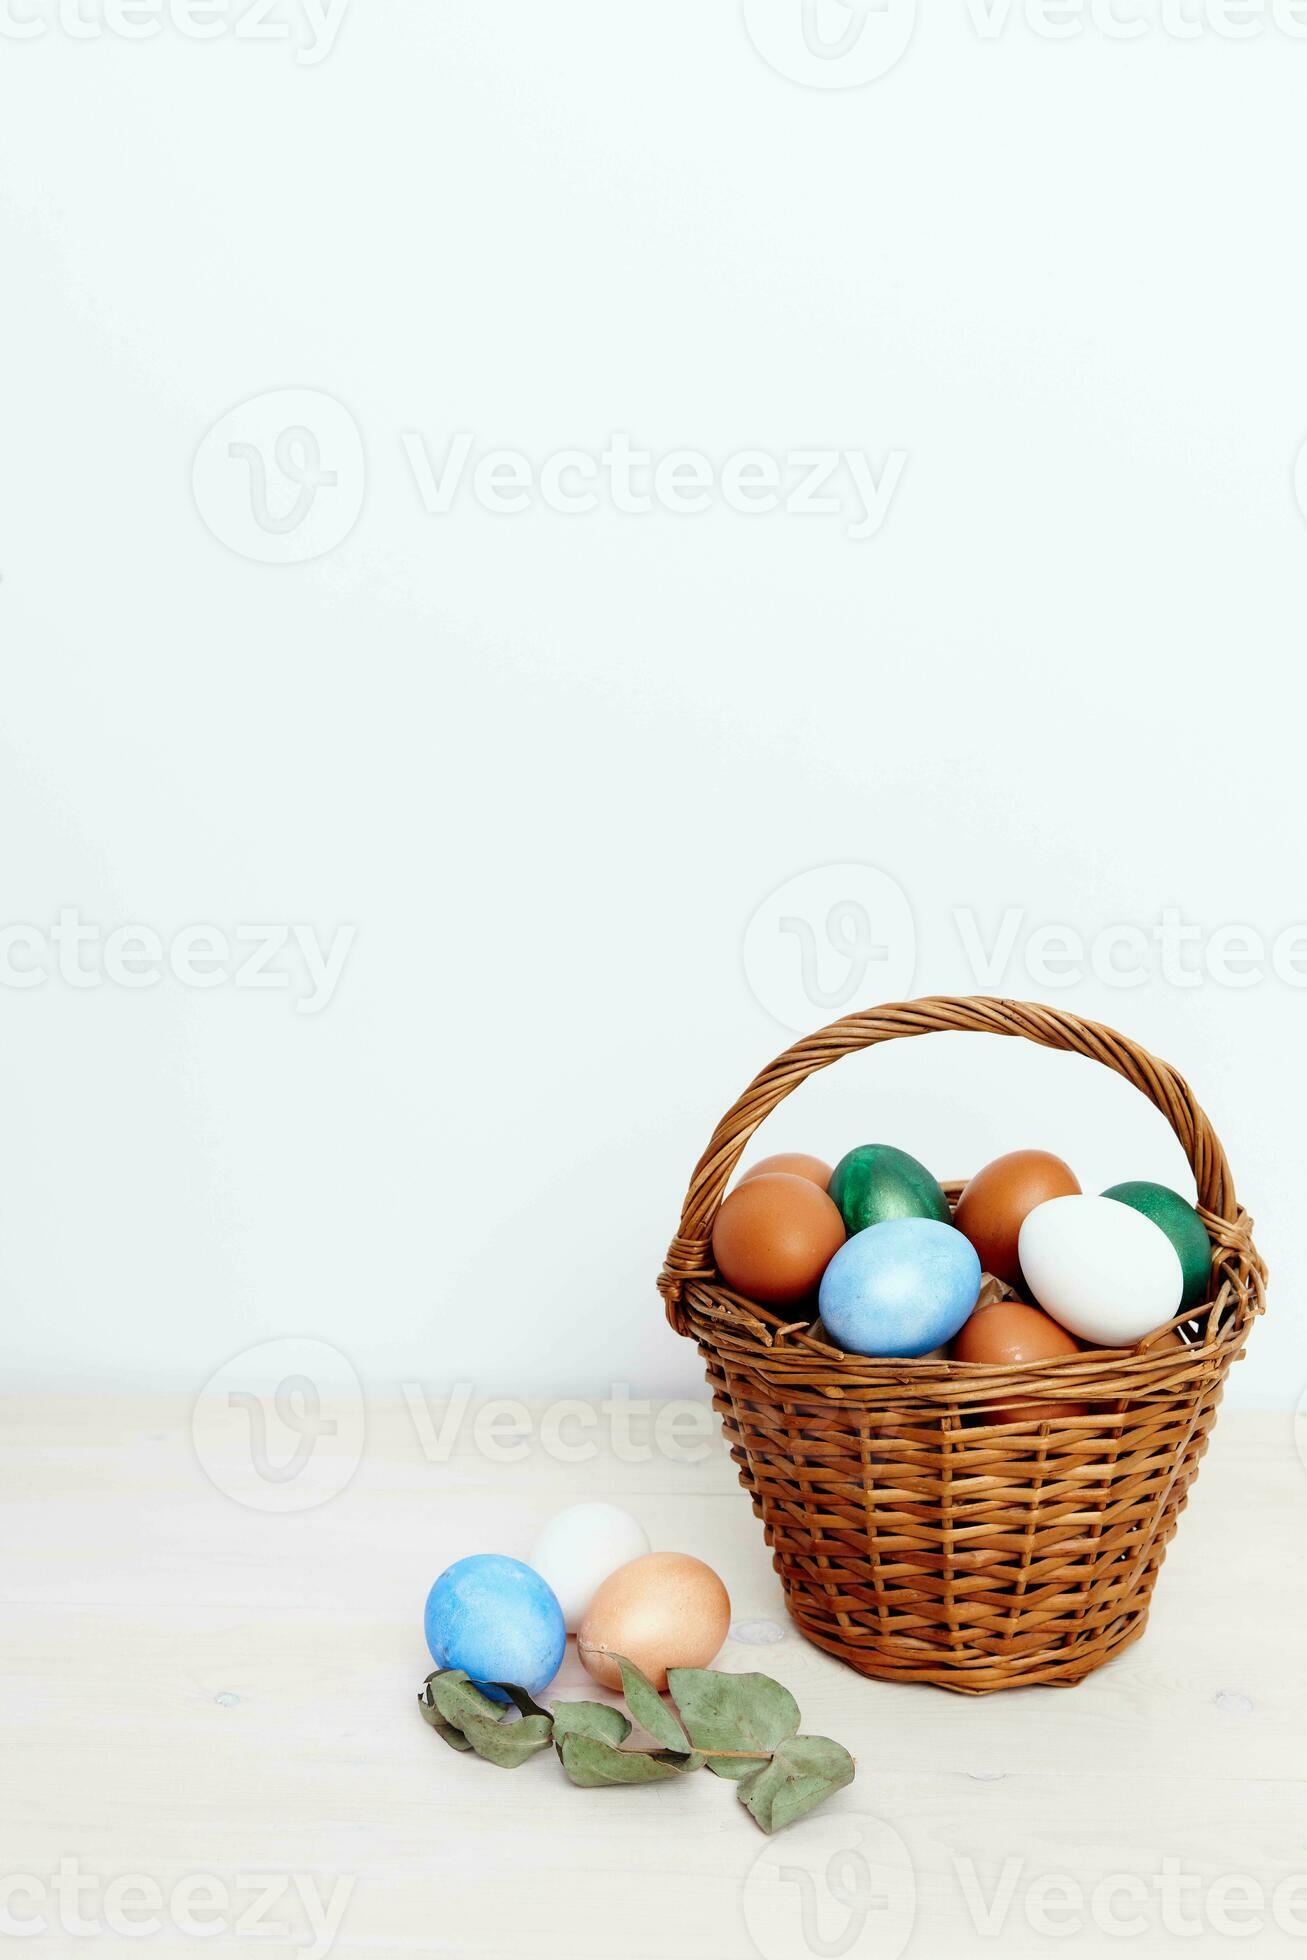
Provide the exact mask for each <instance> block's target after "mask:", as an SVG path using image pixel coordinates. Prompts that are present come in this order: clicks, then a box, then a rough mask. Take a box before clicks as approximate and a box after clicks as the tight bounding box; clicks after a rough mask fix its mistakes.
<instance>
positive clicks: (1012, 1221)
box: [953, 1150, 1080, 1286]
mask: <svg viewBox="0 0 1307 1960" xmlns="http://www.w3.org/2000/svg"><path fill="white" fill-rule="evenodd" d="M1079 1189H1080V1184H1079V1180H1078V1179H1077V1177H1076V1174H1075V1172H1074V1171H1073V1170H1072V1169H1071V1166H1070V1165H1069V1164H1064V1163H1063V1162H1062V1159H1061V1158H1060V1157H1055V1156H1053V1154H1052V1152H1051V1151H1049V1150H1009V1151H1008V1153H1007V1155H1006V1156H1005V1157H995V1159H994V1161H993V1163H992V1164H986V1165H985V1168H984V1169H983V1170H979V1171H977V1172H976V1174H975V1176H974V1177H973V1178H972V1179H971V1182H970V1183H969V1184H968V1185H967V1186H966V1189H965V1190H964V1191H963V1193H962V1196H961V1197H960V1198H959V1199H958V1207H957V1210H956V1211H955V1212H954V1214H953V1223H954V1224H955V1225H956V1226H957V1228H958V1230H959V1232H965V1233H966V1235H967V1237H968V1238H969V1239H970V1240H971V1243H972V1245H974V1246H975V1248H976V1251H977V1252H978V1253H979V1254H980V1263H981V1265H982V1267H983V1268H984V1270H985V1271H986V1272H987V1273H993V1275H994V1277H995V1278H996V1279H1004V1280H1006V1281H1007V1282H1008V1284H1009V1286H1014V1285H1015V1284H1016V1283H1017V1281H1018V1280H1019V1279H1020V1277H1021V1263H1020V1261H1019V1260H1018V1258H1017V1237H1018V1234H1019V1233H1020V1231H1021V1226H1022V1223H1023V1222H1024V1220H1025V1219H1026V1217H1027V1216H1028V1215H1029V1213H1031V1212H1032V1211H1033V1210H1034V1209H1035V1206H1036V1205H1042V1204H1043V1203H1044V1202H1045V1200H1046V1199H1048V1198H1065V1197H1070V1196H1072V1195H1074V1194H1075V1193H1076V1192H1078V1191H1079Z"/></svg>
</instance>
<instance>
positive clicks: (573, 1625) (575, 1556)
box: [527, 1213, 1138, 1633]
mask: <svg viewBox="0 0 1307 1960" xmlns="http://www.w3.org/2000/svg"><path fill="white" fill-rule="evenodd" d="M1135 1216H1136V1217H1137V1216H1138V1213H1136V1214H1135ZM648 1550H649V1540H648V1537H647V1536H646V1535H645V1529H644V1526H643V1525H642V1524H641V1523H640V1521H639V1519H638V1518H633V1517H632V1516H631V1513H630V1512H629V1511H624V1510H623V1509H622V1507H621V1505H620V1504H573V1505H571V1506H569V1508H568V1509H567V1510H566V1511H560V1512H559V1513H558V1515H557V1517H553V1518H551V1519H550V1520H549V1522H548V1524H547V1525H545V1527H544V1529H543V1530H542V1531H541V1532H540V1533H539V1535H538V1536H537V1538H536V1541H535V1543H534V1545H533V1546H532V1547H531V1553H530V1556H529V1558H528V1560H527V1563H528V1565H530V1566H531V1567H532V1568H533V1570H534V1571H536V1572H538V1573H539V1574H540V1577H541V1578H542V1579H543V1580H545V1582H546V1583H547V1584H548V1585H550V1586H552V1588H553V1590H554V1592H555V1594H556V1595H557V1598H558V1603H559V1605H560V1606H561V1607H562V1609H563V1618H564V1620H565V1621H566V1623H567V1631H568V1632H569V1633H575V1632H576V1630H577V1628H578V1627H579V1626H580V1624H581V1621H582V1620H583V1618H584V1617H585V1610H586V1607H587V1606H588V1605H589V1604H590V1601H591V1600H592V1599H593V1598H594V1596H595V1594H596V1593H597V1592H598V1590H599V1588H600V1586H602V1584H603V1582H604V1580H605V1579H606V1578H607V1577H608V1576H609V1574H610V1573H612V1572H616V1570H617V1568H618V1566H619V1565H629V1564H630V1562H631V1560H632V1559H633V1558H643V1557H644V1555H645V1553H646V1552H647V1551H648Z"/></svg>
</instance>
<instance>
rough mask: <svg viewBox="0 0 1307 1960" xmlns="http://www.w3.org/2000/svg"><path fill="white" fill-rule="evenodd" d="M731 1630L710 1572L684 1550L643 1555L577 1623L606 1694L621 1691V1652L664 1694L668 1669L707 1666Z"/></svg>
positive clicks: (607, 1583) (615, 1576)
mask: <svg viewBox="0 0 1307 1960" xmlns="http://www.w3.org/2000/svg"><path fill="white" fill-rule="evenodd" d="M730 1624H731V1602H730V1597H729V1595H728V1594H727V1591H726V1588H725V1586H724V1585H723V1584H722V1582H721V1580H720V1579H719V1578H718V1577H717V1574H716V1573H715V1572H714V1571H713V1569H712V1567H711V1566H709V1565H705V1564H704V1562H703V1560H702V1559H697V1558H691V1557H690V1556H689V1554H688V1553H686V1552H648V1553H646V1555H645V1556H644V1557H643V1558H633V1559H632V1560H631V1562H630V1564H629V1565H621V1566H619V1567H618V1569H617V1571H616V1572H612V1573H610V1574H609V1576H608V1577H607V1578H606V1579H605V1580H604V1582H603V1584H602V1585H601V1586H600V1588H599V1590H598V1592H597V1593H596V1594H595V1596H594V1598H593V1599H592V1600H591V1601H590V1605H589V1609H588V1610H587V1612H586V1615H585V1618H584V1619H583V1620H582V1622H581V1631H580V1632H579V1634H578V1635H577V1638H576V1646H577V1652H578V1653H579V1654H580V1656H581V1660H582V1664H583V1665H584V1666H585V1668H586V1670H587V1672H588V1673H590V1674H592V1675H593V1676H594V1678H595V1680H596V1681H598V1682H599V1683H600V1684H601V1685H602V1686H603V1687H605V1688H620V1687H621V1685H622V1671H621V1669H620V1668H619V1667H618V1665H617V1662H616V1660H615V1659H613V1656H614V1655H615V1654H625V1656H626V1658H627V1660H629V1661H634V1662H635V1664H636V1666H637V1667H638V1668H639V1669H640V1671H641V1672H642V1673H643V1674H647V1675H648V1677H649V1679H650V1680H651V1681H652V1682H653V1684H654V1686H655V1688H657V1689H658V1690H659V1692H660V1693H661V1692H662V1690H663V1689H664V1688H665V1687H666V1686H667V1670H668V1668H669V1667H708V1666H710V1665H711V1663H712V1662H713V1661H714V1660H715V1659H716V1658H717V1655H718V1654H719V1653H720V1652H721V1648H722V1642H723V1641H724V1640H725V1638H726V1635H727V1632H728V1630H729V1628H730Z"/></svg>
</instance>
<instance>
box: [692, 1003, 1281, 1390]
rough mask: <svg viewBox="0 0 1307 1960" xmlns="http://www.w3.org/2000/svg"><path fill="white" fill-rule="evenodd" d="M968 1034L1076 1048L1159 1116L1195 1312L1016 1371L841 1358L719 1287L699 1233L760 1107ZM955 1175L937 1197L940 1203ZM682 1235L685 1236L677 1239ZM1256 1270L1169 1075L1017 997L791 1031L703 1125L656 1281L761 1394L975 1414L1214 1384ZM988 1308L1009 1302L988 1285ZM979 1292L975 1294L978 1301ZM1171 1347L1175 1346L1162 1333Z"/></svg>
mask: <svg viewBox="0 0 1307 1960" xmlns="http://www.w3.org/2000/svg"><path fill="white" fill-rule="evenodd" d="M961 1030H971V1031H976V1032H985V1033H1000V1034H1009V1035H1016V1036H1021V1037H1023V1038H1025V1039H1027V1040H1031V1041H1034V1042H1036V1043H1037V1044H1038V1045H1040V1046H1044V1047H1051V1048H1055V1049H1061V1050H1064V1051H1066V1052H1072V1053H1079V1054H1083V1055H1087V1056H1089V1057H1090V1058H1091V1059H1094V1060H1097V1061H1100V1062H1102V1063H1103V1064H1104V1065H1105V1066H1107V1067H1110V1068H1112V1069H1114V1070H1115V1071H1116V1072H1117V1073H1119V1074H1122V1075H1124V1076H1126V1078H1127V1080H1129V1081H1132V1082H1133V1083H1134V1084H1135V1086H1136V1087H1138V1088H1139V1089H1140V1090H1141V1091H1142V1093H1144V1094H1145V1095H1147V1096H1148V1097H1149V1099H1150V1101H1152V1102H1154V1103H1155V1104H1156V1106H1157V1107H1158V1108H1159V1109H1160V1110H1161V1111H1162V1113H1163V1114H1164V1115H1165V1116H1166V1117H1167V1120H1168V1122H1169V1123H1170V1124H1171V1127H1172V1129H1173V1130H1174V1131H1175V1134H1176V1136H1177V1137H1178V1139H1179V1141H1180V1143H1181V1145H1182V1147H1183V1148H1184V1150H1185V1154H1186V1156H1187V1157H1188V1159H1189V1162H1190V1165H1191V1168H1192V1169H1193V1172H1194V1177H1195V1181H1196V1183H1197V1186H1198V1197H1199V1203H1198V1207H1197V1209H1198V1211H1199V1215H1200V1216H1201V1218H1202V1220H1203V1223H1204V1225H1205V1226H1206V1227H1207V1230H1208V1234H1209V1237H1210V1238H1211V1240H1212V1243H1213V1260H1212V1269H1213V1285H1212V1288H1211V1290H1210V1295H1209V1298H1208V1299H1207V1300H1206V1301H1205V1302H1204V1303H1203V1304H1202V1305H1201V1306H1200V1307H1197V1308H1194V1309H1191V1310H1190V1311H1188V1312H1186V1313H1182V1314H1179V1315H1177V1316H1176V1317H1175V1318H1174V1319H1172V1320H1171V1321H1169V1322H1167V1323H1166V1325H1165V1326H1163V1327H1159V1328H1157V1329H1154V1330H1153V1332H1151V1333H1150V1334H1149V1335H1147V1336H1146V1337H1145V1338H1144V1340H1142V1341H1141V1342H1139V1343H1137V1344H1136V1345H1134V1346H1132V1347H1126V1348H1106V1347H1087V1348H1085V1349H1083V1350H1082V1351H1081V1352H1080V1353H1079V1354H1077V1355H1074V1356H1066V1357H1064V1358H1057V1359H1054V1360H1049V1361H1032V1362H1023V1363H1021V1364H1019V1365H1016V1366H1008V1367H1001V1366H991V1365H988V1364H985V1363H981V1362H966V1361H955V1360H952V1359H943V1358H932V1359H926V1358H925V1357H922V1358H920V1359H912V1358H908V1357H875V1356H866V1355H857V1354H847V1353H845V1352H844V1351H843V1350H842V1349H839V1348H837V1347H835V1346H833V1345H832V1344H831V1343H830V1341H829V1340H828V1339H826V1338H823V1336H822V1334H821V1332H820V1322H818V1321H817V1320H815V1319H813V1320H809V1321H797V1322H795V1321H790V1320H786V1319H784V1318H782V1317H781V1316H778V1315H776V1314H773V1313H771V1312H770V1311H769V1310H768V1309H767V1308H765V1307H763V1306H761V1305H760V1304H759V1303H758V1302H756V1301H753V1300H749V1299H746V1298H745V1297H744V1296H742V1295H741V1294H739V1293H736V1292H734V1291H732V1289H731V1288H729V1287H728V1286H727V1285H726V1284H725V1283H724V1281H723V1280H722V1278H721V1276H720V1274H719V1273H718V1271H717V1269H716V1264H715V1262H714V1260H713V1256H712V1224H713V1221H714V1220H715V1218H716V1213H717V1210H718V1208H719V1206H720V1204H721V1202H722V1198H723V1196H724V1194H725V1190H726V1186H727V1184H728V1183H729V1180H730V1178H731V1176H732V1174H733V1172H734V1170H735V1168H736V1166H737V1164H738V1163H739V1160H740V1157H741V1156H742V1155H743V1152H744V1150H745V1148H746V1146H747V1144H748V1142H749V1141H750V1139H751V1138H752V1136H753V1135H754V1133H755V1131H756V1130H757V1129H758V1127H759V1126H760V1124H761V1123H762V1122H763V1121H764V1120H765V1118H766V1117H767V1116H769V1115H770V1114H771V1113H772V1111H773V1109H775V1108H776V1107H777V1105H778V1104H779V1103H780V1102H782V1101H783V1100H784V1098H785V1097H786V1096H787V1095H789V1094H790V1093H791V1091H792V1090H793V1089H795V1088H797V1087H798V1086H799V1084H800V1083H801V1082H802V1081H805V1080H806V1079H807V1077H808V1076H809V1075H810V1074H812V1073H814V1072H815V1071H816V1070H817V1069H820V1068H824V1067H827V1066H829V1065H830V1064H831V1063H832V1062H834V1061H837V1060H838V1059H840V1057H841V1056H842V1055H844V1054H848V1053H853V1052H855V1051H857V1050H858V1049H861V1048H866V1047H871V1046H874V1045H876V1044H877V1043H879V1042H880V1041H884V1040H893V1039H896V1038H899V1037H902V1036H911V1035H917V1034H925V1033H946V1032H957V1031H961ZM963 1182H964V1181H963V1180H960V1179H954V1180H952V1181H950V1182H949V1183H947V1184H946V1185H945V1186H944V1189H945V1191H946V1193H947V1195H948V1197H949V1200H950V1203H952V1204H955V1203H956V1200H957V1196H958V1194H959V1193H960V1192H961V1190H962V1188H963ZM687 1226H688V1227H689V1228H690V1229H689V1230H687ZM1265 1281H1266V1269H1265V1266H1264V1264H1263V1262H1262V1260H1261V1258H1260V1257H1259V1255H1258V1253H1257V1250H1256V1247H1255V1245H1254V1243H1253V1236H1252V1220H1251V1218H1250V1217H1249V1216H1248V1213H1247V1212H1246V1211H1245V1210H1244V1209H1243V1207H1242V1206H1240V1205H1239V1203H1238V1201H1237V1199H1236V1198H1235V1194H1234V1183H1233V1179H1232V1177H1231V1174H1230V1170H1229V1165H1228V1164H1227V1162H1226V1159H1225V1153H1224V1151H1223V1150H1222V1149H1221V1146H1220V1143H1219V1142H1218V1140H1217V1138H1216V1135H1215V1132H1214V1131H1213V1129H1212V1126H1211V1124H1210V1122H1209V1120H1208V1118H1207V1116H1206V1115H1205V1113H1204V1112H1203V1110H1202V1109H1201V1107H1200V1106H1199V1104H1198V1102H1197V1100H1196V1099H1195V1097H1194V1095H1193V1093H1192V1091H1191V1090H1190V1088H1189V1085H1188V1083H1187V1082H1185V1080H1184V1078H1183V1077H1182V1076H1180V1075H1178V1074H1177V1073H1176V1071H1175V1070H1174V1069H1172V1068H1171V1067H1170V1066H1169V1065H1168V1064H1167V1063H1165V1062H1162V1061H1160V1060H1159V1059H1158V1058H1157V1057H1156V1056H1154V1055H1151V1054H1149V1052H1148V1051H1147V1049H1144V1048H1141V1047H1140V1046H1139V1045H1138V1043H1136V1042H1133V1041H1131V1040H1130V1039H1129V1037H1127V1036H1125V1035H1121V1034H1118V1033H1117V1032H1116V1031H1115V1030H1114V1029H1110V1028H1106V1027H1104V1026H1102V1025H1101V1024H1099V1023H1096V1022H1090V1021H1082V1020H1080V1019H1079V1018H1078V1017H1077V1016H1075V1015H1071V1014H1068V1013H1066V1012H1065V1011H1063V1010H1061V1009H1053V1008H1048V1007H1045V1006H1043V1005H1042V1004H1038V1003H1033V1002H1023V1001H1008V1000H994V999H990V998H988V997H985V996H976V997H972V998H951V997H933V998H929V999H922V1000H918V1001H908V1002H900V1003H897V1004H895V1005H893V1006H890V1007H885V1008H876V1009H871V1010H868V1011H867V1012H866V1013H864V1014H856V1015H849V1016H847V1017H846V1018H845V1019H844V1020H842V1021H836V1022H833V1023H832V1024H831V1025H830V1026H829V1027H828V1028H824V1029H822V1030H820V1031H819V1033H817V1034H815V1035H810V1036H806V1037H805V1038H804V1039H803V1040H801V1041H798V1042H796V1043H794V1044H793V1045H792V1046H791V1047H790V1048H788V1049H786V1050H785V1052H784V1053H783V1054H782V1055H780V1056H778V1057H777V1058H776V1060H775V1061H774V1062H772V1063H771V1064H770V1065H769V1067H768V1068H766V1069H764V1070H763V1071H762V1073H761V1074H760V1075H758V1076H757V1077H755V1079H754V1081H753V1082H752V1083H751V1084H750V1085H749V1087H748V1088H747V1089H746V1090H745V1091H744V1093H743V1094H742V1095H741V1096H740V1097H739V1098H738V1099H737V1101H736V1102H735V1103H734V1104H733V1105H732V1107H731V1109H730V1110H728V1111H727V1113H726V1115H725V1116H724V1117H723V1118H722V1120H721V1122H720V1123H719V1124H718V1126H717V1129H716V1130H715V1131H714V1133H713V1136H712V1138H711V1139H710V1141H709V1144H708V1147H707V1149H706V1150H705V1151H704V1153H703V1156H702V1157H701V1158H700V1160H699V1163H698V1165H697V1166H696V1168H695V1172H694V1175H693V1177H692V1179H691V1182H690V1187H689V1190H688V1192H687V1194H686V1200H685V1205H684V1207H683V1209H682V1215H681V1227H680V1230H679V1231H678V1232H677V1234H676V1236H675V1238H673V1240H672V1243H671V1246H670V1247H669V1249H668V1253H667V1259H666V1262H665V1264H664V1266H663V1270H662V1273H661V1275H660V1277H659V1281H658V1286H659V1291H660V1292H661V1294H662V1296H663V1300H664V1304H665V1308H666V1312H667V1317H668V1319H669V1321H670V1322H671V1324H672V1326H673V1327H674V1328H675V1329H676V1331H677V1332H678V1333H681V1334H684V1335H687V1336H690V1337H691V1338H693V1339H694V1340H696V1341H697V1342H698V1343H699V1344H700V1345H701V1346H703V1345H705V1344H706V1345H708V1346H710V1347H721V1348H722V1349H723V1350H729V1353H730V1357H731V1360H732V1362H733V1364H734V1365H735V1366H737V1367H743V1368H746V1369H748V1370H749V1372H751V1373H754V1374H756V1375H757V1376H758V1378H759V1379H760V1380H761V1381H763V1382H766V1383H768V1384H770V1385H778V1384H779V1382H780V1381H782V1380H783V1382H784V1385H785V1386H786V1389H787V1391H788V1392H790V1393H794V1392H802V1376H803V1373H804V1372H805V1370H806V1372H808V1373H810V1374H811V1375H812V1376H813V1377H814V1379H813V1381H812V1383H811V1392H812V1393H814V1394H817V1395H820V1396H823V1397H826V1398H830V1397H831V1396H832V1395H834V1396H837V1397H842V1396H844V1395H848V1394H850V1393H854V1394H856V1393H857V1391H859V1390H865V1391H868V1392H870V1393H871V1394H872V1395H878V1394H883V1393H888V1392H890V1391H893V1392H894V1393H897V1394H902V1393H903V1392H904V1391H905V1390H907V1391H909V1392H910V1393H912V1394H913V1395H914V1396H915V1397H918V1398H920V1399H921V1400H922V1401H925V1402H928V1401H932V1400H938V1401H946V1402H949V1403H952V1404H957V1403H959V1402H961V1403H963V1404H964V1405H965V1406H968V1407H972V1406H974V1405H975V1402H976V1400H977V1398H979V1399H980V1400H981V1402H982V1403H983V1402H984V1401H988V1400H991V1399H999V1398H1000V1397H1002V1396H1003V1395H1008V1396H1010V1394H1011V1393H1012V1391H1014V1390H1016V1389H1019V1388H1021V1387H1022V1386H1024V1387H1025V1388H1026V1389H1027V1391H1028V1390H1029V1388H1030V1387H1031V1385H1032V1384H1038V1386H1039V1388H1040V1391H1041V1394H1042V1395H1044V1396H1045V1397H1048V1396H1050V1395H1051V1396H1052V1397H1053V1399H1057V1398H1058V1395H1059V1392H1060V1394H1061V1396H1062V1397H1063V1398H1064V1399H1066V1400H1068V1401H1074V1400H1076V1399H1077V1393H1076V1391H1077V1390H1078V1393H1079V1395H1080V1396H1083V1395H1085V1394H1086V1393H1089V1392H1092V1393H1093V1395H1094V1397H1095V1399H1098V1398H1102V1397H1105V1396H1106V1397H1110V1396H1111V1395H1113V1394H1117V1395H1126V1394H1135V1393H1139V1392H1140V1391H1146V1390H1147V1389H1148V1388H1149V1387H1150V1386H1153V1387H1154V1388H1156V1387H1158V1386H1159V1385H1160V1384H1163V1383H1165V1384H1167V1385H1170V1386H1172V1387H1173V1386H1175V1385H1177V1384H1178V1383H1179V1382H1180V1381H1182V1380H1184V1379H1186V1378H1187V1377H1188V1376H1189V1375H1190V1374H1192V1375H1194V1376H1195V1377H1197V1376H1198V1375H1201V1374H1203V1373H1206V1372H1209V1371H1210V1370H1211V1369H1212V1368H1213V1367H1216V1368H1218V1369H1219V1371H1220V1372H1221V1373H1224V1372H1225V1370H1226V1369H1228V1368H1229V1367H1230V1365H1231V1364H1232V1362H1233V1361H1234V1360H1235V1359H1237V1358H1238V1356H1239V1355H1241V1354H1242V1350H1243V1344H1244V1342H1245V1341H1246V1339H1247V1334H1248V1330H1249V1327H1250V1326H1251V1324H1252V1321H1253V1320H1254V1319H1255V1318H1256V1317H1257V1315H1259V1314H1261V1313H1262V1312H1263V1311H1264V1309H1265ZM987 1285H988V1286H989V1287H995V1288H997V1289H998V1292H997V1294H996V1295H995V1297H998V1296H1007V1297H1014V1298H1015V1297H1019V1296H1018V1295H1016V1294H1015V1292H1014V1289H1012V1288H1010V1287H1001V1286H999V1283H998V1282H996V1281H993V1280H992V1279H989V1277H988V1276H987ZM982 1297H983V1293H982ZM1173 1336H1175V1337H1178V1338H1173Z"/></svg>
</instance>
